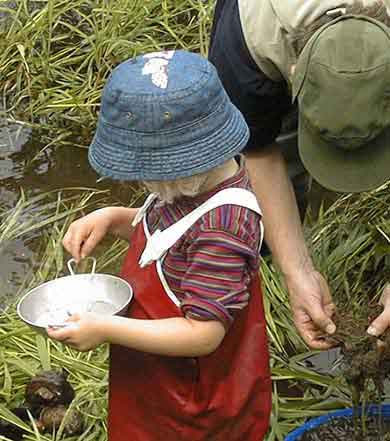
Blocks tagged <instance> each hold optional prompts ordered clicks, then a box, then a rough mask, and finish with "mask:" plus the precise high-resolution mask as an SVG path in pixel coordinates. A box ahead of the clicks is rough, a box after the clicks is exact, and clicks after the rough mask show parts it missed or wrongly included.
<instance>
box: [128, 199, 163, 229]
mask: <svg viewBox="0 0 390 441" xmlns="http://www.w3.org/2000/svg"><path fill="white" fill-rule="evenodd" d="M156 197H157V195H156V193H151V194H150V195H149V196H148V197H147V198H146V201H145V202H144V205H142V207H141V208H140V209H139V210H138V212H137V214H136V215H135V216H134V219H133V222H132V223H131V226H132V227H135V226H136V225H137V224H138V223H139V222H141V220H142V219H143V217H144V215H145V213H146V211H147V209H148V208H149V207H150V205H151V203H152V202H153V201H154V200H155V199H156Z"/></svg>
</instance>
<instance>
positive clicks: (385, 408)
mask: <svg viewBox="0 0 390 441" xmlns="http://www.w3.org/2000/svg"><path fill="white" fill-rule="evenodd" d="M380 407H381V408H382V415H383V416H384V417H390V404H383V405H382V406H375V405H372V406H369V407H368V409H367V410H366V411H367V412H368V414H369V415H377V414H378V412H379V409H380ZM352 414H353V409H342V410H336V411H334V412H331V413H328V414H326V415H321V416H319V417H317V418H312V419H310V420H309V421H307V422H306V423H305V424H303V425H302V426H300V427H298V429H295V430H294V431H293V432H291V433H289V434H288V435H287V437H286V438H285V441H299V438H300V437H301V436H302V435H303V434H304V433H306V432H308V431H309V430H312V429H315V428H316V427H318V426H321V425H322V424H326V423H328V422H329V421H330V420H332V419H334V418H343V417H344V418H345V417H347V418H351V417H352Z"/></svg>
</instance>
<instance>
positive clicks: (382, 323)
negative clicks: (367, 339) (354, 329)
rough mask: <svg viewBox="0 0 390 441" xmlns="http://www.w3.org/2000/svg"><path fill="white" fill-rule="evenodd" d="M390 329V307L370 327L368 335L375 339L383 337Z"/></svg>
mask: <svg viewBox="0 0 390 441" xmlns="http://www.w3.org/2000/svg"><path fill="white" fill-rule="evenodd" d="M388 327H390V307H387V308H385V310H384V311H383V312H382V314H380V315H379V316H378V317H377V318H376V319H375V320H374V321H373V322H372V323H371V324H370V326H369V327H368V329H367V333H368V334H370V335H373V336H375V337H379V336H380V335H382V334H383V333H384V332H385V331H386V329H387V328H388Z"/></svg>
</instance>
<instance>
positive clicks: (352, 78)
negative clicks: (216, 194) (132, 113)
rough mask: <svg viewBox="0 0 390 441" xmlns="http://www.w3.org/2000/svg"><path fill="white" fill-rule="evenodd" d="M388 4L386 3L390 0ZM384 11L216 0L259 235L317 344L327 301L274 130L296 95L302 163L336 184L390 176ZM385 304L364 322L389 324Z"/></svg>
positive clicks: (222, 68) (389, 37)
mask: <svg viewBox="0 0 390 441" xmlns="http://www.w3.org/2000/svg"><path fill="white" fill-rule="evenodd" d="M386 2H389V4H387V6H388V7H389V6H390V0H386ZM389 24H390V19H389V15H388V11H387V8H386V4H385V3H383V2H382V1H374V0H365V3H362V2H359V1H353V0H347V1H345V0H344V1H342V0H288V1H286V0H217V4H216V9H215V16H214V23H213V29H212V36H211V44H210V52H209V58H210V60H211V61H212V62H213V63H214V65H215V66H216V67H217V69H218V72H219V75H220V77H221V79H222V82H223V84H224V86H225V88H226V90H227V91H228V93H229V95H230V97H231V99H232V101H233V103H234V104H236V106H237V107H238V108H239V109H240V110H241V112H242V113H243V114H244V116H245V118H246V121H247V123H248V125H249V127H250V130H251V136H250V140H249V143H248V145H247V151H246V153H247V165H248V168H249V171H250V173H251V178H252V183H253V185H254V188H255V191H256V194H257V197H258V199H259V201H260V203H261V206H262V209H263V212H264V223H265V231H266V241H267V244H268V246H269V248H270V250H271V252H272V254H273V257H274V259H275V260H276V262H277V263H278V265H279V267H280V269H281V271H282V273H283V275H284V279H285V283H286V286H287V289H288V291H289V296H290V304H291V307H292V311H293V316H294V322H295V325H296V326H297V329H298V331H299V332H300V334H301V335H302V337H303V338H304V340H305V341H306V342H307V344H308V345H309V346H311V347H313V348H318V349H325V348H328V347H329V345H328V344H327V342H326V341H324V339H323V335H324V331H325V332H328V333H333V332H334V331H335V325H334V323H333V322H332V320H331V315H332V312H333V310H334V304H333V301H332V297H331V294H330V292H329V287H328V284H327V282H326V280H325V278H324V277H323V276H322V275H321V274H320V273H319V272H318V271H316V269H315V267H314V265H313V263H312V259H311V257H310V254H309V252H308V249H307V247H306V245H305V241H304V237H303V233H302V227H301V222H300V217H299V212H298V209H297V204H296V198H295V195H294V191H293V187H292V185H291V181H290V179H289V176H288V172H287V167H286V163H285V160H284V158H283V155H282V153H281V150H280V147H279V146H278V144H277V143H276V142H275V140H276V138H277V136H278V134H279V133H280V129H281V125H282V120H283V117H284V116H285V115H286V114H287V113H288V112H289V110H290V109H291V102H292V101H294V100H295V101H297V103H298V108H299V129H298V147H299V155H300V157H301V159H302V162H303V164H304V166H305V168H306V170H307V171H308V172H309V173H310V175H311V176H313V178H314V179H315V180H316V181H318V182H319V183H320V184H321V185H322V186H324V187H326V188H329V189H331V190H334V191H340V192H361V191H366V190H370V189H374V188H376V187H378V186H379V185H381V184H383V183H384V182H386V181H387V180H388V179H389V178H390V107H389V105H390V30H389V28H388V26H389ZM389 291H390V289H389V287H387V289H385V291H384V293H387V294H388V295H387V296H386V295H385V296H382V297H383V298H384V301H383V303H384V304H385V306H386V307H385V309H384V312H383V313H382V314H381V315H380V316H379V317H378V318H377V319H376V321H374V322H373V323H372V325H371V327H370V329H369V332H370V333H372V334H375V335H380V334H381V333H383V332H384V330H385V329H386V328H387V327H388V326H389V325H390V305H387V303H390V301H389V300H388V297H389V296H390V294H389Z"/></svg>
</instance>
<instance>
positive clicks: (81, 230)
mask: <svg viewBox="0 0 390 441" xmlns="http://www.w3.org/2000/svg"><path fill="white" fill-rule="evenodd" d="M111 222H112V219H111V216H110V211H109V208H108V207H107V208H102V209H100V210H96V211H93V212H92V213H90V214H88V215H87V216H84V217H82V218H80V219H77V220H76V221H74V222H72V223H71V224H70V227H69V228H68V231H67V232H66V234H65V236H64V239H63V241H62V244H63V246H64V247H65V249H66V250H67V251H68V252H69V253H70V254H71V255H72V256H73V257H74V259H75V260H76V262H78V261H79V260H80V259H82V258H84V257H87V256H89V255H90V254H91V252H92V251H93V249H94V248H95V247H96V245H97V244H98V243H99V242H100V241H101V240H102V239H103V237H104V236H105V235H106V233H107V232H108V231H109V228H110V225H111Z"/></svg>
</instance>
